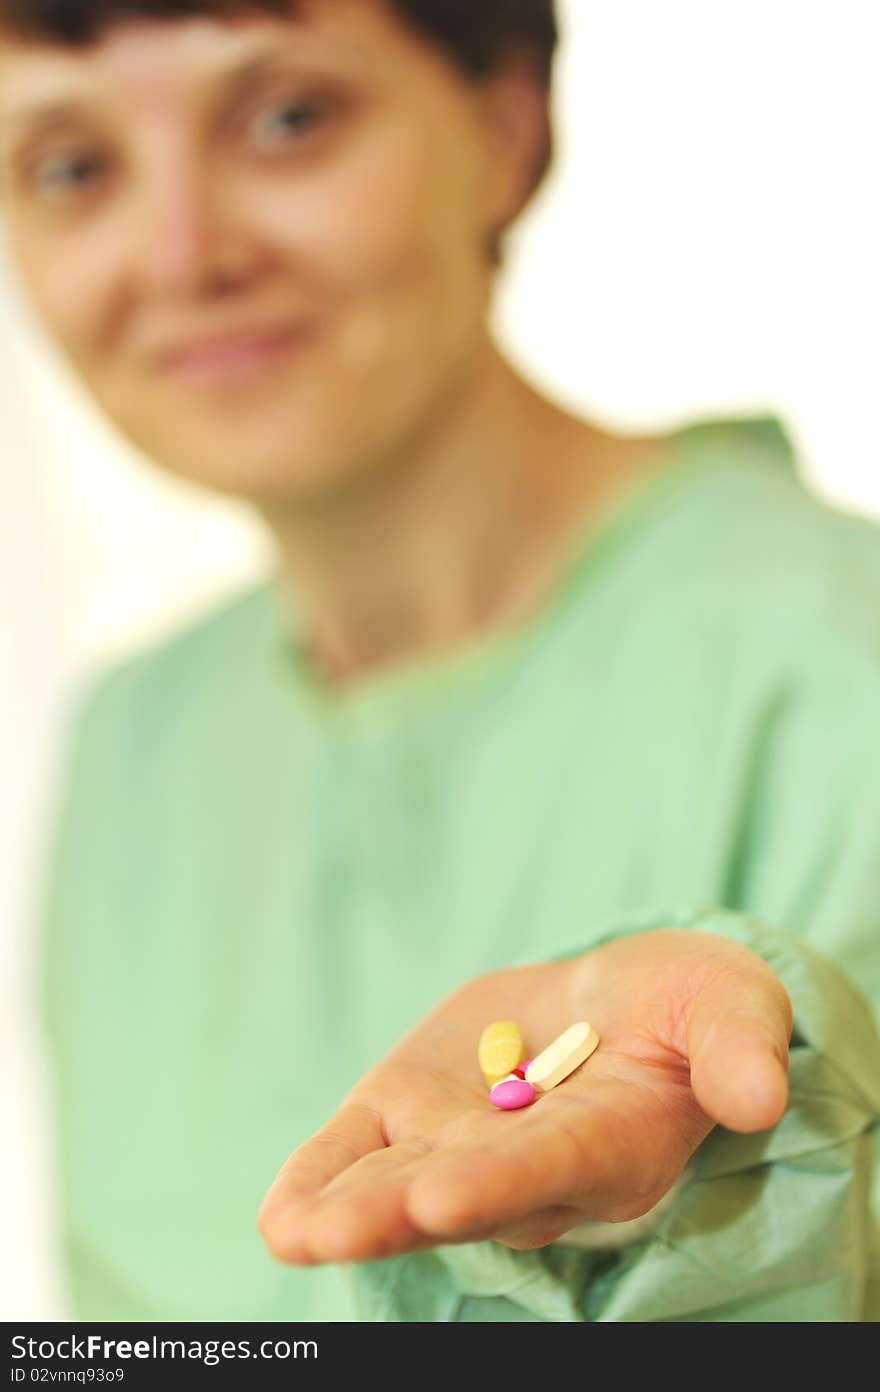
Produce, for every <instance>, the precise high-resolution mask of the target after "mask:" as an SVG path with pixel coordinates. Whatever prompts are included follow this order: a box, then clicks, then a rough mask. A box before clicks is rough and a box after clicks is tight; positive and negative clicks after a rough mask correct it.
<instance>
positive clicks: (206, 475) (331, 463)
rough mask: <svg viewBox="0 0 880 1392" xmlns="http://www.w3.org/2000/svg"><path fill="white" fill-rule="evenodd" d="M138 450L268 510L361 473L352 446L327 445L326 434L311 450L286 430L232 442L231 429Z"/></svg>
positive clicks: (315, 495) (306, 499)
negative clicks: (221, 434)
mask: <svg viewBox="0 0 880 1392" xmlns="http://www.w3.org/2000/svg"><path fill="white" fill-rule="evenodd" d="M140 448H141V449H142V452H143V453H144V454H145V455H146V456H147V458H148V459H149V460H152V461H154V462H155V463H156V464H157V465H158V467H159V468H161V469H162V470H163V471H164V472H166V473H168V474H172V475H174V476H175V477H176V478H179V479H181V480H183V481H184V482H187V483H192V484H195V485H196V486H197V487H200V488H205V489H207V490H209V491H210V492H212V493H218V494H222V495H224V496H226V497H229V498H236V499H239V500H240V501H242V502H245V503H250V504H252V505H253V506H255V507H257V508H260V509H266V510H268V509H271V510H280V509H285V508H290V507H293V506H296V505H303V506H304V505H306V504H308V503H310V502H311V503H314V502H316V501H318V500H319V499H320V498H321V496H322V495H329V494H331V493H333V492H335V491H336V490H338V489H339V488H340V487H344V485H345V482H346V480H347V479H350V478H353V477H354V476H355V475H356V474H357V473H358V472H359V468H358V459H357V455H356V454H355V452H354V450H353V449H346V448H345V447H344V446H343V445H341V444H340V446H339V447H338V448H337V449H335V450H331V449H328V441H327V439H326V434H325V437H324V439H323V440H322V442H321V444H320V446H319V445H317V444H316V445H315V446H313V447H312V448H309V445H308V442H307V441H303V440H302V439H299V440H292V439H291V432H289V431H288V432H284V431H282V430H279V432H278V434H277V435H276V437H275V438H274V439H272V441H271V442H268V443H267V441H266V440H265V439H259V438H255V439H252V440H235V441H230V439H229V438H228V433H227V434H226V435H225V436H224V437H223V438H205V436H204V434H200V435H199V436H197V437H196V438H194V439H191V440H189V441H188V440H186V439H182V438H181V437H180V435H178V436H177V437H176V438H175V440H174V441H173V442H171V441H164V442H163V441H159V440H156V439H155V438H152V439H150V440H145V441H144V442H143V443H142V444H141V446H140Z"/></svg>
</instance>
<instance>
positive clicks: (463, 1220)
mask: <svg viewBox="0 0 880 1392" xmlns="http://www.w3.org/2000/svg"><path fill="white" fill-rule="evenodd" d="M500 1019H513V1020H516V1021H517V1023H518V1024H519V1026H520V1029H521V1031H522V1035H523V1039H524V1041H525V1045H526V1048H527V1050H528V1051H529V1053H530V1054H536V1053H538V1052H540V1050H542V1049H543V1048H544V1047H545V1046H546V1045H547V1044H549V1043H550V1041H551V1040H553V1039H555V1038H556V1036H557V1035H559V1034H561V1033H562V1031H563V1030H564V1029H565V1028H567V1026H568V1025H570V1024H573V1023H574V1021H575V1020H589V1021H590V1023H591V1024H593V1025H595V1026H596V1028H597V1029H598V1031H599V1034H600V1036H601V1042H600V1044H599V1047H598V1049H597V1050H596V1052H595V1053H594V1054H593V1055H592V1056H591V1057H590V1058H589V1059H588V1060H587V1061H586V1063H584V1064H583V1065H581V1067H580V1068H578V1069H577V1070H576V1071H575V1072H574V1073H573V1074H571V1075H570V1076H569V1077H568V1078H567V1079H565V1080H564V1081H563V1082H562V1083H560V1084H559V1085H558V1086H557V1087H556V1088H554V1089H552V1090H551V1091H550V1092H548V1093H545V1094H543V1095H539V1097H538V1099H537V1101H535V1102H534V1103H533V1104H532V1105H531V1106H529V1107H526V1108H524V1109H522V1110H520V1111H515V1112H500V1111H498V1110H496V1109H495V1108H494V1107H493V1106H492V1105H491V1104H490V1102H489V1098H488V1091H487V1088H486V1084H485V1082H484V1080H483V1077H482V1074H481V1073H480V1070H479V1067H478V1064H477V1043H478V1040H479V1037H480V1033H481V1031H482V1029H483V1027H484V1026H485V1025H487V1024H489V1023H490V1021H492V1020H500ZM791 1028H792V1012H791V1004H790V1002H789V999H788V996H787V994H786V992H785V989H784V987H783V986H782V984H781V982H780V981H779V980H778V978H777V977H776V976H775V974H774V973H773V971H772V970H771V969H770V967H768V966H767V964H766V963H765V962H763V961H762V959H761V958H759V957H758V956H757V955H756V954H754V953H752V952H751V951H749V950H748V949H747V948H744V947H740V946H739V945H738V944H735V943H731V942H729V941H728V940H727V939H726V938H722V937H718V936H714V935H711V934H707V933H705V934H704V933H688V932H682V931H677V930H671V929H670V930H666V929H664V930H659V931H655V932H649V933H641V934H638V935H636V936H632V937H626V938H621V939H619V940H618V941H616V942H611V943H608V944H606V945H604V946H603V947H600V948H598V949H596V950H594V951H592V952H589V953H586V954H585V955H584V956H582V957H577V958H573V959H571V960H569V961H566V962H562V963H549V964H542V965H539V966H531V967H518V968H511V969H509V970H503V971H497V972H491V973H489V974H487V975H484V976H481V977H478V978H476V979H475V980H473V981H470V982H468V983H467V984H466V985H465V986H462V987H460V988H459V989H458V990H457V991H455V992H453V994H452V995H450V996H448V997H447V998H446V999H445V1000H444V1001H442V1002H441V1003H440V1005H438V1006H437V1007H436V1008H435V1009H434V1010H433V1011H432V1012H431V1013H430V1014H429V1015H428V1016H426V1017H425V1019H424V1020H422V1021H421V1022H420V1023H419V1024H418V1025H416V1026H415V1027H414V1028H413V1029H412V1030H410V1031H409V1032H408V1033H407V1034H406V1035H405V1036H404V1037H403V1039H401V1040H400V1041H399V1043H398V1044H396V1045H395V1046H394V1048H393V1049H391V1051H390V1052H389V1053H388V1054H386V1055H385V1057H384V1058H383V1059H382V1060H381V1061H380V1062H379V1063H378V1064H377V1065H376V1066H375V1067H374V1068H372V1069H371V1070H370V1071H369V1072H368V1073H366V1074H365V1075H364V1077H363V1078H362V1079H361V1080H360V1082H358V1083H357V1085H356V1086H355V1087H354V1088H353V1089H352V1091H351V1092H350V1094H349V1095H348V1097H347V1098H346V1100H345V1101H344V1103H343V1104H342V1106H341V1107H340V1109H339V1111H338V1112H337V1113H336V1114H335V1116H333V1117H332V1118H331V1119H330V1120H329V1121H328V1122H327V1123H326V1125H325V1126H323V1127H322V1128H321V1130H320V1131H318V1132H316V1134H315V1135H314V1136H312V1137H311V1138H310V1139H309V1140H307V1141H306V1142H305V1143H304V1144H303V1145H301V1146H299V1147H298V1149H297V1150H295V1151H294V1152H293V1154H292V1155H291V1156H290V1158H289V1159H288V1160H287V1162H286V1164H285V1165H284V1166H283V1167H282V1169H281V1170H280V1172H279V1174H278V1176H277V1177H276V1179H275V1181H274V1183H273V1184H272V1187H271V1188H270V1190H269V1192H268V1194H267V1195H266V1197H265V1199H264V1201H263V1204H262V1207H261V1209H260V1215H259V1228H260V1232H261V1234H262V1236H263V1239H264V1241H265V1242H266V1244H267V1246H268V1248H269V1250H270V1252H271V1253H272V1255H273V1256H274V1257H276V1258H277V1259H278V1260H279V1261H282V1262H287V1263H292V1264H297V1265H312V1264H314V1263H318V1262H328V1261H333V1262H337V1261H363V1260H371V1259H373V1258H376V1257H383V1256H390V1255H393V1254H396V1253H401V1252H411V1251H417V1250H420V1249H423V1248H426V1247H431V1246H434V1245H437V1244H447V1243H458V1242H474V1241H478V1240H482V1239H486V1238H492V1239H494V1240H495V1241H497V1242H501V1243H504V1244H505V1245H507V1246H509V1247H513V1248H517V1249H528V1248H535V1247H541V1246H544V1245H545V1244H546V1243H548V1242H553V1241H555V1240H556V1239H557V1238H559V1237H561V1236H562V1235H563V1234H564V1233H565V1232H567V1231H568V1230H569V1229H570V1228H572V1227H574V1226H576V1225H577V1224H578V1223H581V1222H583V1221H585V1220H586V1219H604V1220H606V1221H612V1222H615V1221H618V1222H619V1221H622V1220H626V1219H630V1218H636V1217H639V1216H640V1215H641V1214H643V1213H646V1212H647V1211H648V1209H650V1208H652V1207H653V1206H654V1204H655V1203H657V1202H658V1200H659V1199H660V1198H661V1197H662V1196H663V1194H664V1193H665V1192H666V1191H667V1189H668V1188H669V1187H670V1186H671V1185H672V1184H673V1183H674V1181H675V1179H676V1178H677V1177H678V1175H679V1174H680V1173H681V1170H682V1169H683V1167H684V1165H685V1164H686V1163H687V1161H688V1159H689V1157H690V1156H691V1154H692V1153H693V1151H694V1150H695V1149H696V1148H697V1146H698V1145H699V1144H700V1142H701V1141H702V1140H704V1138H705V1137H706V1136H707V1135H708V1133H709V1132H710V1131H711V1130H712V1128H713V1126H714V1125H715V1124H716V1123H720V1124H721V1125H722V1126H725V1127H727V1128H729V1129H730V1130H733V1131H743V1132H750V1131H762V1130H765V1129H767V1128H769V1127H772V1126H774V1125H775V1124H776V1122H777V1121H778V1120H779V1118H780V1116H781V1115H782V1113H783V1111H784V1110H785V1105H786V1100H787V1095H788V1079H787V1064H788V1041H789V1038H790V1035H791Z"/></svg>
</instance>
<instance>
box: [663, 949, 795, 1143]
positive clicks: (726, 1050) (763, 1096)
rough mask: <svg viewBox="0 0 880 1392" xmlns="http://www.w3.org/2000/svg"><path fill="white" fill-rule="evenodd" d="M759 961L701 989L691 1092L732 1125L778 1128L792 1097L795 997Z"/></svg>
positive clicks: (691, 1042) (691, 1032)
mask: <svg viewBox="0 0 880 1392" xmlns="http://www.w3.org/2000/svg"><path fill="white" fill-rule="evenodd" d="M755 964H756V965H754V966H752V965H750V966H749V968H748V969H745V970H744V969H739V968H738V969H736V970H728V971H726V972H725V973H724V974H723V975H722V976H719V977H718V978H716V979H714V980H713V981H711V982H710V983H709V984H708V985H706V986H705V987H703V989H702V990H701V991H700V992H699V994H698V995H697V997H696V1000H695V1001H694V1004H693V1006H692V1007H691V1014H690V1018H689V1021H688V1029H687V1041H688V1045H687V1047H688V1056H689V1059H690V1069H691V1086H692V1088H693V1090H694V1095H695V1097H696V1099H697V1101H698V1102H699V1104H700V1106H701V1107H702V1109H703V1111H704V1112H706V1114H707V1115H708V1116H709V1117H711V1118H712V1120H713V1121H716V1122H719V1123H720V1124H721V1125H722V1126H726V1127H727V1128H728V1129H729V1130H731V1131H743V1132H751V1131H765V1130H767V1129H769V1128H770V1127H771V1126H775V1125H776V1123H777V1121H778V1120H779V1118H780V1117H781V1116H782V1113H783V1112H784V1111H785V1106H786V1102H787V1100H788V1042H789V1039H790V1038H791V1030H792V1008H791V1002H790V1000H789V998H788V995H787V993H786V991H785V989H784V987H783V986H782V983H781V982H780V981H779V979H778V978H777V977H776V976H775V974H774V973H773V972H771V970H770V968H769V967H767V965H766V963H764V962H762V961H761V960H760V959H759V958H757V957H756V958H755Z"/></svg>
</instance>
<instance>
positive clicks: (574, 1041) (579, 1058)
mask: <svg viewBox="0 0 880 1392" xmlns="http://www.w3.org/2000/svg"><path fill="white" fill-rule="evenodd" d="M598 1043H599V1033H598V1031H597V1030H595V1029H594V1028H593V1026H592V1025H591V1024H588V1023H587V1021H586V1020H578V1022H577V1024H575V1025H569V1027H568V1029H567V1030H564V1031H563V1033H562V1034H560V1036H559V1038H558V1039H554V1040H553V1043H552V1044H548V1045H547V1048H546V1049H545V1050H544V1051H543V1053H540V1054H536V1055H535V1057H534V1058H533V1059H532V1061H531V1063H530V1064H529V1066H528V1068H527V1069H526V1082H527V1083H531V1085H532V1087H535V1088H537V1089H538V1091H539V1092H549V1090H550V1088H554V1087H555V1086H556V1084H557V1083H561V1082H562V1080H563V1078H567V1077H568V1075H569V1073H573V1072H574V1070H575V1069H576V1068H577V1067H578V1066H579V1065H580V1064H582V1063H583V1062H584V1060H585V1059H588V1058H589V1057H590V1054H591V1053H592V1052H593V1050H594V1049H595V1048H596V1046H597V1045H598Z"/></svg>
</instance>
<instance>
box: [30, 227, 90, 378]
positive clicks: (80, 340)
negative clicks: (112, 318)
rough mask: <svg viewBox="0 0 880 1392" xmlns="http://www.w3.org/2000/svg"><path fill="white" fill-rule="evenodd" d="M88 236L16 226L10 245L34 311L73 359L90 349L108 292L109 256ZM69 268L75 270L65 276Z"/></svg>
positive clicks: (77, 359) (82, 356)
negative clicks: (60, 235)
mask: <svg viewBox="0 0 880 1392" xmlns="http://www.w3.org/2000/svg"><path fill="white" fill-rule="evenodd" d="M109 250H110V248H108V247H102V245H101V244H100V242H99V243H98V244H96V239H95V237H94V236H93V235H91V234H89V235H80V236H76V235H71V234H65V236H64V238H63V243H62V242H61V239H59V238H52V237H46V236H44V235H43V234H42V233H39V232H37V233H34V232H31V233H28V232H27V230H26V229H22V230H21V231H20V232H19V233H17V235H16V238H15V241H14V243H13V254H14V256H15V261H16V264H17V267H18V271H19V275H20V278H21V281H22V283H23V286H24V289H25V291H26V293H27V296H28V299H29V301H30V304H31V305H32V307H33V309H34V312H35V314H36V315H37V317H38V318H39V319H40V320H41V321H42V323H43V325H44V326H45V327H46V328H47V329H48V330H49V332H50V333H51V334H52V336H53V337H54V339H55V340H56V342H57V343H58V345H59V347H61V348H63V349H64V350H65V351H66V352H67V353H68V354H69V355H70V356H71V357H73V358H74V359H75V360H76V361H82V360H83V359H84V358H86V357H87V356H88V354H89V351H90V349H92V348H94V347H95V345H96V343H97V341H98V339H99V336H100V333H101V325H102V323H104V322H105V321H106V309H105V306H106V305H107V303H108V298H109V296H110V294H111V284H112V279H113V271H112V266H113V256H112V251H111V254H110V255H109V256H108V251H109ZM71 267H76V273H75V274H71V269H70V268H71Z"/></svg>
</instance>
